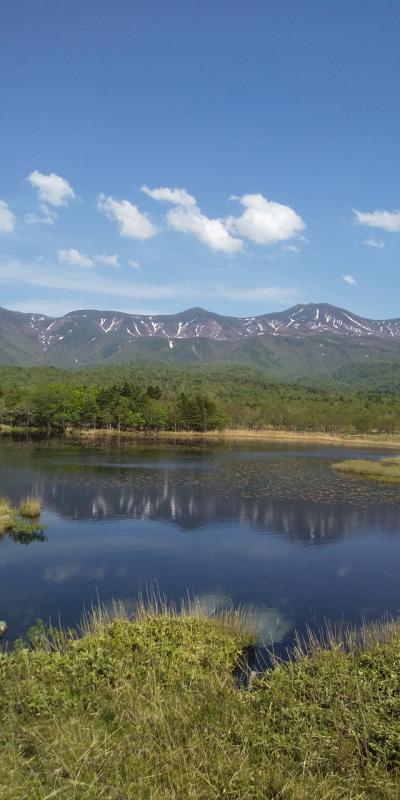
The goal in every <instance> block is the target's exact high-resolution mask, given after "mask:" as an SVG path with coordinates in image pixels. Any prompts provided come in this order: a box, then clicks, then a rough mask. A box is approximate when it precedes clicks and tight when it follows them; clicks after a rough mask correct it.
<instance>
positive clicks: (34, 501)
mask: <svg viewBox="0 0 400 800" xmlns="http://www.w3.org/2000/svg"><path fill="white" fill-rule="evenodd" d="M41 511H42V503H41V500H40V497H36V496H32V495H31V496H29V497H25V499H24V500H23V501H22V503H21V504H20V507H19V513H20V514H21V517H27V518H28V519H36V518H37V517H40V513H41Z"/></svg>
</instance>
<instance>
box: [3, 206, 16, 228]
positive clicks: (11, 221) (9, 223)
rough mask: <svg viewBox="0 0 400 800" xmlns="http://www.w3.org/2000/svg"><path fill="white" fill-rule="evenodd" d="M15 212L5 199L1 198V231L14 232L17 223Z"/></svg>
mask: <svg viewBox="0 0 400 800" xmlns="http://www.w3.org/2000/svg"><path fill="white" fill-rule="evenodd" d="M16 221H17V220H16V217H15V214H13V212H12V211H11V210H10V209H9V207H8V205H7V203H6V201H5V200H0V233H12V232H13V230H14V228H15V223H16Z"/></svg>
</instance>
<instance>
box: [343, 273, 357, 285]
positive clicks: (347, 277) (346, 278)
mask: <svg viewBox="0 0 400 800" xmlns="http://www.w3.org/2000/svg"><path fill="white" fill-rule="evenodd" d="M342 278H343V280H344V282H345V283H348V284H349V286H358V283H357V281H356V279H355V278H353V276H352V275H342Z"/></svg>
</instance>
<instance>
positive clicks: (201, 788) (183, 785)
mask: <svg viewBox="0 0 400 800" xmlns="http://www.w3.org/2000/svg"><path fill="white" fill-rule="evenodd" d="M229 613H230V612H228V618H226V617H225V618H224V615H222V618H221V619H220V618H218V617H213V618H212V619H210V618H206V617H205V616H204V615H203V614H202V613H201V608H200V605H199V604H198V603H196V601H186V600H185V601H184V602H183V603H182V604H180V605H179V607H178V608H173V607H171V606H168V604H166V603H165V600H164V598H162V597H161V596H160V595H159V593H158V592H155V593H154V596H153V598H152V600H151V602H150V603H146V601H142V602H140V603H139V604H138V606H137V608H136V609H135V610H134V611H133V614H130V613H128V612H127V610H126V609H125V608H124V606H123V605H121V604H119V603H115V604H113V605H111V606H109V607H104V606H102V607H99V608H97V609H95V610H94V612H92V611H89V612H88V613H87V614H86V615H85V617H84V619H83V620H82V624H81V626H80V631H78V632H77V631H62V630H61V629H60V630H53V631H50V633H49V632H47V633H46V631H45V630H44V629H43V628H40V626H39V628H38V629H37V630H36V631H34V632H32V643H31V645H30V646H27V645H23V644H20V645H18V646H17V648H16V649H15V651H13V652H11V653H9V654H7V655H6V654H3V655H1V653H0V685H1V687H2V720H1V726H0V749H1V751H2V753H1V757H0V796H1V797H2V800H3V798H4V800H17V798H18V800H19V798H27V800H30V798H32V800H36V799H37V800H39V798H40V799H42V798H43V799H44V798H48V800H50V798H62V800H73V799H74V800H76V799H77V798H79V800H97V798H104V800H130V799H131V798H135V800H136V798H137V799H138V800H222V798H227V800H269V799H270V800H272V798H274V799H275V800H278V798H279V799H282V800H398V798H399V796H400V746H399V744H400V740H399V712H400V700H399V669H400V663H399V654H400V625H399V623H397V622H396V621H385V622H384V623H382V624H381V625H380V626H375V627H371V626H370V627H365V628H363V629H362V630H361V631H358V632H355V631H350V630H349V631H333V630H330V631H329V630H327V631H326V633H325V636H324V637H323V638H322V640H321V639H320V638H319V637H313V636H311V635H310V636H309V637H308V638H307V641H300V640H299V641H298V643H297V645H296V647H295V651H294V652H293V653H292V658H291V659H289V661H288V662H286V663H283V662H279V661H277V660H276V661H275V665H274V668H273V669H271V670H269V671H268V672H267V673H265V674H264V675H262V676H261V677H259V678H258V679H257V680H256V681H254V682H253V684H252V690H251V691H243V690H240V689H238V688H237V684H236V683H235V680H234V670H235V667H236V665H237V663H238V659H240V657H241V653H242V652H243V648H244V647H246V646H247V645H248V644H249V643H250V642H251V641H252V634H251V632H250V630H249V627H248V626H249V620H248V618H247V617H246V615H244V616H243V615H241V613H240V612H239V613H237V614H235V613H233V612H232V613H231V614H230V616H229ZM243 630H246V631H247V632H246V633H245V634H244V633H243Z"/></svg>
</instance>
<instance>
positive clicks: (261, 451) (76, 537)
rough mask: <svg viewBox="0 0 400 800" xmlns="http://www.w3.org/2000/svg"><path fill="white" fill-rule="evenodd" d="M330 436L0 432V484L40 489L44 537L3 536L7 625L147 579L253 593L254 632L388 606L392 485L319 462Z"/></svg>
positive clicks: (397, 570)
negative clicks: (294, 440) (82, 439)
mask: <svg viewBox="0 0 400 800" xmlns="http://www.w3.org/2000/svg"><path fill="white" fill-rule="evenodd" d="M382 454H385V453H384V451H381V452H380V451H377V450H374V451H371V452H367V451H366V450H365V448H364V449H363V450H362V451H361V450H360V451H357V450H354V449H352V450H350V449H349V448H346V449H343V448H339V447H325V446H324V447H320V446H312V447H306V446H298V445H296V446H293V445H292V446H290V445H276V444H275V445H268V444H262V445H260V444H257V445H255V444H253V443H252V444H248V443H246V444H243V443H242V444H241V445H237V446H236V445H235V446H224V447H222V446H209V445H208V446H204V447H203V446H196V447H189V446H188V445H184V444H182V443H181V444H178V445H176V446H172V445H171V446H164V445H162V446H160V444H157V445H154V444H153V445H148V446H147V445H146V446H142V445H139V446H138V445H137V444H132V443H126V442H125V443H122V444H119V443H118V442H116V441H114V442H111V443H110V444H103V445H97V446H93V445H88V446H83V445H81V444H78V443H62V442H61V443H60V442H58V441H54V440H50V441H30V442H27V441H10V440H9V439H3V440H2V441H0V494H2V495H7V496H9V497H11V498H12V499H13V500H14V501H16V502H17V501H18V500H20V499H21V498H22V497H24V496H25V495H27V494H30V493H34V494H36V493H37V494H39V495H40V496H41V498H42V502H43V506H44V512H43V515H42V516H43V521H44V523H45V525H46V531H45V537H46V538H45V541H42V542H41V541H36V542H33V543H31V544H30V545H24V544H22V543H19V542H15V541H12V539H10V538H9V537H7V536H5V537H3V538H1V539H0V619H5V620H7V622H8V624H9V636H8V637H7V638H8V640H9V641H12V640H13V639H14V638H15V637H17V636H19V635H21V634H24V633H25V632H26V630H27V629H28V627H29V626H30V625H32V624H33V623H34V622H35V620H36V619H38V618H41V619H44V620H45V621H46V622H48V621H52V622H53V623H56V624H57V623H58V621H59V620H61V622H62V623H63V624H65V625H74V624H76V623H77V622H78V620H79V617H80V616H81V614H82V611H83V610H84V609H85V608H86V609H87V608H89V607H90V606H91V605H92V603H96V602H97V598H98V597H99V598H100V599H101V600H102V601H103V602H104V603H106V604H107V603H109V602H111V599H112V598H118V599H122V600H124V601H125V602H126V604H127V605H128V607H133V605H134V603H135V599H136V598H137V596H138V594H139V593H140V592H141V591H142V592H143V591H144V590H145V587H146V586H147V585H149V584H154V583H157V584H158V585H159V588H160V591H161V592H163V593H164V594H165V595H166V596H167V597H168V598H171V599H179V598H182V597H184V596H185V595H187V594H188V593H189V595H196V596H197V597H199V598H200V602H201V603H202V605H203V606H204V608H205V609H206V610H209V611H212V610H213V609H217V608H219V607H223V606H226V605H227V604H230V603H233V604H235V605H237V604H242V605H246V606H247V605H249V606H252V607H253V609H255V615H256V619H257V624H258V628H259V634H260V637H262V638H263V640H264V641H265V642H266V643H268V644H271V643H274V645H275V647H278V648H280V647H285V646H286V645H287V644H290V642H291V640H292V638H293V635H294V631H295V629H296V630H298V631H300V632H304V631H305V629H306V627H307V626H311V628H314V629H317V628H319V627H320V626H321V625H323V624H324V622H325V621H327V620H329V621H330V622H332V623H359V622H361V621H362V620H363V619H375V618H378V617H380V616H382V615H383V614H385V613H391V614H396V613H400V582H399V576H400V507H399V500H400V487H398V486H390V485H387V484H386V485H382V484H381V485H380V484H378V483H371V482H365V481H362V480H359V479H358V478H354V477H349V476H343V475H342V476H341V475H337V474H335V473H334V472H333V470H332V468H331V464H332V462H333V461H335V460H340V459H342V458H346V457H374V458H376V457H378V456H379V455H382Z"/></svg>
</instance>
